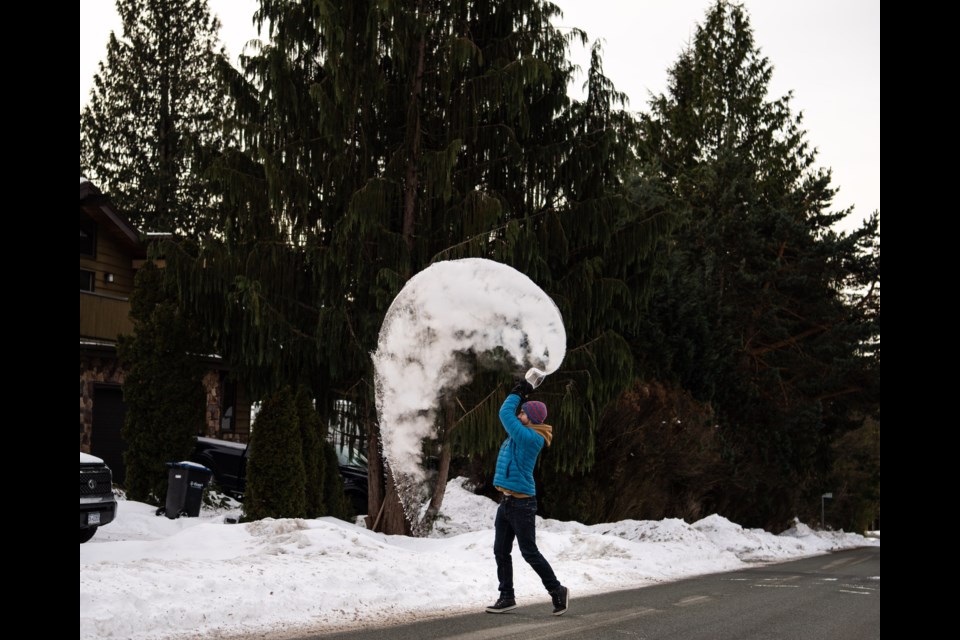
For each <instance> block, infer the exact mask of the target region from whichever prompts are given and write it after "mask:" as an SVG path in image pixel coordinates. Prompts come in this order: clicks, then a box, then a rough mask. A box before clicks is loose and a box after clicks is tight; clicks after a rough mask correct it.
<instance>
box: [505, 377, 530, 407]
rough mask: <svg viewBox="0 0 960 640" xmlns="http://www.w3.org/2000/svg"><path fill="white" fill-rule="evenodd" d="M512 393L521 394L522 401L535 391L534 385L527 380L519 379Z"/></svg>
mask: <svg viewBox="0 0 960 640" xmlns="http://www.w3.org/2000/svg"><path fill="white" fill-rule="evenodd" d="M510 393H514V394H516V395H518V396H520V401H521V402H523V401H526V399H527V396H528V395H530V394H531V393H533V386H532V385H531V384H530V383H529V382H527V381H526V380H518V381H517V383H516V384H515V385H514V387H513V389H511V390H510Z"/></svg>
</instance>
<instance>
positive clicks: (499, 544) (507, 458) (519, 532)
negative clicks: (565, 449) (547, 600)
mask: <svg viewBox="0 0 960 640" xmlns="http://www.w3.org/2000/svg"><path fill="white" fill-rule="evenodd" d="M531 391H533V387H531V386H530V383H528V382H526V381H523V382H521V383H520V384H518V385H517V386H516V387H514V388H513V391H512V392H511V393H510V395H509V396H507V399H506V400H504V402H503V406H502V407H500V422H501V423H502V424H503V428H504V429H505V430H506V432H507V436H508V437H507V439H506V440H505V441H504V443H503V444H502V445H500V455H499V456H497V470H496V472H495V473H494V476H493V484H494V486H495V487H496V488H497V490H498V491H500V493H502V494H503V495H502V497H501V499H500V508H499V509H497V520H496V525H495V526H496V537H495V539H494V543H493V554H494V556H495V557H496V559H497V578H498V579H499V580H500V598H499V599H498V600H497V602H496V603H495V604H493V605H491V606H489V607H487V613H503V612H505V611H510V610H511V609H515V608H516V607H517V601H516V599H515V598H514V593H513V561H512V559H511V556H510V552H511V551H512V549H513V540H514V538H516V540H517V543H518V544H519V546H520V554H521V555H522V556H523V559H524V560H526V561H527V562H528V563H529V564H530V566H531V567H533V570H534V571H536V572H537V575H539V576H540V580H542V581H543V586H544V587H546V589H547V592H549V593H550V597H551V598H553V615H555V616H559V615H563V614H564V613H565V612H566V610H567V603H568V602H569V600H570V591H569V589H567V588H566V587H564V586H563V585H561V584H560V581H559V580H557V576H556V575H554V573H553V569H552V568H551V567H550V563H549V562H547V560H546V559H545V558H544V557H543V555H542V554H541V553H540V550H539V549H537V531H536V515H537V498H536V493H537V490H536V486H535V485H534V482H533V467H534V466H535V465H536V464H537V457H538V456H539V455H540V450H541V449H543V445H544V444H546V445H547V446H550V441H551V440H552V439H553V427H551V426H550V425H548V424H544V422H543V421H544V420H546V419H547V406H546V405H545V404H543V403H542V402H537V401H535V400H533V401H530V402H525V400H526V396H527V394H529V393H530V392H531ZM521 403H522V407H521V411H520V414H519V415H517V406H519V405H521Z"/></svg>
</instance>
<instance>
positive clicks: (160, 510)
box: [157, 507, 167, 516]
mask: <svg viewBox="0 0 960 640" xmlns="http://www.w3.org/2000/svg"><path fill="white" fill-rule="evenodd" d="M166 513H167V508H166V507H160V508H159V509H157V515H158V516H162V515H164V514H166Z"/></svg>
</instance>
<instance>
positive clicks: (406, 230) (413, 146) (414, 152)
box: [403, 34, 427, 252]
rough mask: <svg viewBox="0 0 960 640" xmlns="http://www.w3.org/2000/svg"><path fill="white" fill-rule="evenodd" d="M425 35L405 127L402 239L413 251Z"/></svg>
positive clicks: (419, 50)
mask: <svg viewBox="0 0 960 640" xmlns="http://www.w3.org/2000/svg"><path fill="white" fill-rule="evenodd" d="M426 45H427V43H426V35H425V34H421V35H420V44H419V48H418V52H417V73H416V75H415V76H414V80H413V87H411V92H410V93H411V95H410V104H409V106H408V107H407V127H408V129H409V131H410V139H409V140H408V145H409V150H408V153H409V155H408V156H407V175H406V185H405V186H404V191H405V193H404V200H403V239H404V240H406V243H407V250H408V251H410V252H412V251H413V226H414V225H413V223H414V218H415V215H414V213H415V211H416V204H417V185H418V183H419V177H418V174H417V171H418V167H417V163H418V162H419V159H420V138H421V131H420V94H421V93H423V72H424V66H425V64H426V60H425V58H426Z"/></svg>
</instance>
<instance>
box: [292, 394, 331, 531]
mask: <svg viewBox="0 0 960 640" xmlns="http://www.w3.org/2000/svg"><path fill="white" fill-rule="evenodd" d="M296 401H297V419H298V421H299V423H300V442H301V444H302V447H303V467H304V471H305V472H306V474H307V475H306V478H307V479H306V501H307V516H309V517H311V518H316V517H318V516H325V515H327V514H328V509H327V508H326V507H325V505H324V490H323V489H324V487H323V485H324V479H325V477H326V464H327V460H326V455H325V454H324V451H323V444H324V442H323V440H321V439H320V416H319V415H318V414H317V411H316V409H314V407H313V400H312V399H311V398H310V392H309V391H308V390H307V389H306V387H303V386H301V387H300V388H299V389H297V398H296Z"/></svg>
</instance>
